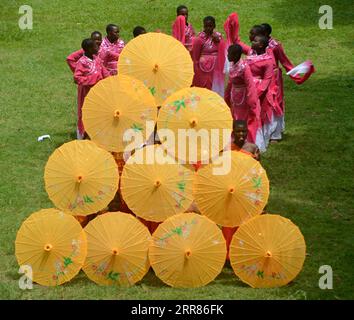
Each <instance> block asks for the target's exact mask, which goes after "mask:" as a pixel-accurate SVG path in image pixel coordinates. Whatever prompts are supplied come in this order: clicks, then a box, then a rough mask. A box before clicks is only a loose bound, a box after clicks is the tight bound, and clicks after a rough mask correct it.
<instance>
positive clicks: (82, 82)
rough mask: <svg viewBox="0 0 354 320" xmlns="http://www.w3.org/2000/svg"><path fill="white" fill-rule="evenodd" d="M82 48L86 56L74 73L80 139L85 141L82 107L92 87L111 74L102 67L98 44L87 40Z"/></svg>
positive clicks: (82, 58)
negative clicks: (76, 86)
mask: <svg viewBox="0 0 354 320" xmlns="http://www.w3.org/2000/svg"><path fill="white" fill-rule="evenodd" d="M81 46H82V49H83V50H84V55H83V56H82V57H81V58H80V59H79V61H78V62H77V64H76V68H75V72H74V81H75V83H76V84H77V85H78V92H77V106H78V109H77V113H78V124H77V138H78V139H83V138H84V135H85V129H84V124H83V122H82V106H83V104H84V99H85V97H86V95H87V94H88V92H89V91H90V89H91V87H93V86H94V85H95V84H96V83H97V82H98V81H100V80H102V79H104V78H106V77H108V76H109V72H108V71H107V70H106V68H105V67H104V66H103V65H102V61H101V59H100V58H99V57H97V53H98V45H97V43H96V42H95V41H94V40H92V39H85V40H84V41H82V45H81Z"/></svg>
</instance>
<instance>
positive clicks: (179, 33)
mask: <svg viewBox="0 0 354 320" xmlns="http://www.w3.org/2000/svg"><path fill="white" fill-rule="evenodd" d="M172 36H173V37H174V38H176V39H177V40H178V41H180V42H181V43H182V44H183V45H185V42H186V18H185V17H184V16H178V17H177V18H176V20H175V22H174V23H173V25H172Z"/></svg>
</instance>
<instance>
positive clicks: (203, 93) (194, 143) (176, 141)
mask: <svg viewBox="0 0 354 320" xmlns="http://www.w3.org/2000/svg"><path fill="white" fill-rule="evenodd" d="M157 129H158V135H159V138H160V140H161V142H162V144H163V146H164V147H165V148H166V150H167V151H168V153H169V154H170V155H171V156H172V157H175V158H176V159H178V161H179V162H183V163H187V164H193V163H194V164H197V163H200V162H202V163H209V162H210V159H212V158H215V157H217V156H218V155H219V152H220V151H221V150H223V149H224V148H225V147H227V146H228V144H229V143H230V137H231V131H232V116H231V113H230V108H229V107H228V106H227V104H226V103H225V101H224V99H223V98H221V97H220V96H219V95H218V94H217V93H215V92H213V91H210V90H208V89H204V88H197V87H192V88H185V89H182V90H180V91H178V92H176V93H174V94H172V95H171V96H170V97H169V98H168V99H166V100H165V101H164V102H163V104H162V107H161V109H160V112H159V116H158V120H157ZM166 129H167V130H166ZM170 132H172V133H173V136H171V137H170V136H169V135H170V134H169V133H170Z"/></svg>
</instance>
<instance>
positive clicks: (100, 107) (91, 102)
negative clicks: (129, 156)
mask: <svg viewBox="0 0 354 320" xmlns="http://www.w3.org/2000/svg"><path fill="white" fill-rule="evenodd" d="M82 114H83V116H82V117H83V122H84V125H85V130H86V131H87V133H88V135H89V136H90V138H91V140H92V141H94V142H96V143H97V144H98V145H99V146H101V147H102V148H104V149H106V150H108V151H114V152H123V151H127V150H129V151H130V150H132V149H134V147H132V146H129V145H130V143H129V142H124V140H123V136H124V133H126V132H127V130H128V129H131V131H132V132H133V133H134V132H135V133H137V134H140V135H141V138H142V139H141V141H140V142H138V143H137V144H138V146H137V147H139V146H140V145H141V144H143V142H144V141H145V140H147V139H148V138H149V136H150V134H151V133H152V132H153V130H154V123H155V121H156V115H157V109H156V105H155V100H154V97H153V96H152V95H151V93H150V92H149V90H148V89H147V88H146V87H145V86H144V84H143V83H142V82H141V81H139V80H136V79H134V78H131V77H128V76H123V75H118V76H113V77H108V78H106V79H104V80H102V81H100V82H99V83H97V84H96V85H95V86H94V87H93V88H92V89H91V90H90V92H89V93H88V95H87V96H86V98H85V102H84V106H83V110H82ZM147 121H151V123H152V125H151V127H152V128H151V129H148V130H147V128H146V126H147ZM147 131H148V132H147ZM146 135H148V136H147V137H146Z"/></svg>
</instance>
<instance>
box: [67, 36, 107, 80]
mask: <svg viewBox="0 0 354 320" xmlns="http://www.w3.org/2000/svg"><path fill="white" fill-rule="evenodd" d="M91 39H92V40H93V41H95V42H96V43H97V46H98V48H99V47H100V46H101V43H102V34H101V32H99V31H94V32H92V33H91ZM83 55H84V50H83V49H80V50H77V51H75V52H73V53H71V54H70V55H68V56H67V58H66V62H67V64H68V66H69V68H70V70H71V71H72V72H73V73H74V72H75V68H76V64H77V62H78V61H79V59H80V58H81V57H82V56H83Z"/></svg>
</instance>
